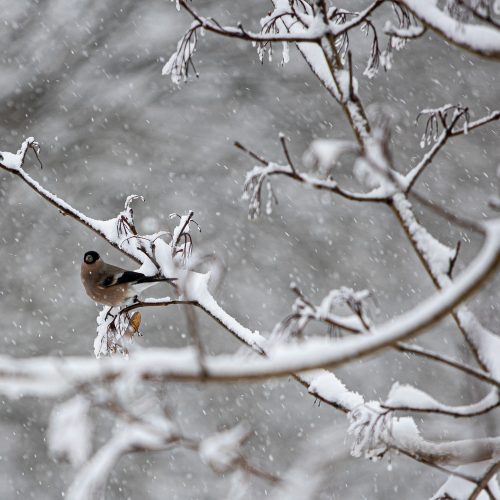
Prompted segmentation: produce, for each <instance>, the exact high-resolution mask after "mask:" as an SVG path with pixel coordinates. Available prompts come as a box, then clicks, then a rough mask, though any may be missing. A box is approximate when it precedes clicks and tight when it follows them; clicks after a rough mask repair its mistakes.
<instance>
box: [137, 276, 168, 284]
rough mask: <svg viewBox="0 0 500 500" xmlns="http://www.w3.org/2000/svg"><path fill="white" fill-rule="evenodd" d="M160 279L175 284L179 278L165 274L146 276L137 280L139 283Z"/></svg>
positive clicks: (154, 281) (153, 281) (155, 281)
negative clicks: (164, 275) (168, 276)
mask: <svg viewBox="0 0 500 500" xmlns="http://www.w3.org/2000/svg"><path fill="white" fill-rule="evenodd" d="M159 281H166V282H168V283H171V284H174V281H177V278H164V277H163V276H145V277H144V278H141V279H140V280H138V281H137V283H157V282H159Z"/></svg>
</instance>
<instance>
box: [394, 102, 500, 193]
mask: <svg viewBox="0 0 500 500" xmlns="http://www.w3.org/2000/svg"><path fill="white" fill-rule="evenodd" d="M420 116H427V117H428V118H427V123H426V126H425V131H424V133H423V135H422V140H421V142H420V146H421V147H424V146H425V145H426V144H431V143H432V142H433V143H434V144H433V145H432V147H431V149H430V150H429V151H428V152H427V153H425V155H424V156H423V158H422V159H421V160H420V162H419V163H418V164H417V165H416V166H415V167H413V168H412V169H411V170H410V172H408V173H407V174H406V176H405V179H404V185H405V186H406V188H405V192H406V193H408V192H409V191H410V190H411V189H412V187H413V185H414V184H415V182H416V181H417V180H418V178H419V177H420V175H421V174H422V173H423V172H424V170H425V168H426V167H427V166H428V165H429V164H430V163H431V162H432V160H433V159H434V157H435V156H436V154H437V153H438V152H439V150H440V149H441V148H442V147H443V146H444V144H445V143H446V142H447V140H448V138H450V137H455V136H457V135H462V134H464V135H466V134H467V133H468V132H469V131H471V130H474V129H475V128H478V127H480V126H482V125H485V124H487V123H490V122H492V121H495V120H498V119H500V111H493V112H492V113H490V114H488V115H486V116H484V117H483V118H479V119H478V120H475V121H470V117H469V111H468V109H467V108H464V107H462V106H459V105H458V106H457V105H452V104H447V105H446V106H441V107H440V108H437V109H424V110H422V111H421V112H420V113H419V114H418V116H417V121H418V119H419V118H420ZM460 120H463V122H464V123H463V126H462V127H457V125H458V123H459V121H460ZM441 128H442V131H441V132H440V129H441Z"/></svg>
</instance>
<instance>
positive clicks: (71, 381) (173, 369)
mask: <svg viewBox="0 0 500 500" xmlns="http://www.w3.org/2000/svg"><path fill="white" fill-rule="evenodd" d="M484 226H485V230H486V234H487V236H486V239H485V242H484V244H483V248H482V249H481V251H480V253H479V254H478V256H477V257H476V258H475V259H474V260H473V262H471V264H470V265H469V267H468V268H467V269H466V270H465V271H464V272H463V273H462V274H460V275H459V276H458V277H457V279H456V280H455V281H454V282H453V283H452V284H450V285H449V286H448V287H446V288H445V289H443V290H442V291H440V292H439V293H437V294H435V295H434V296H432V297H430V298H428V299H426V300H425V301H423V302H422V303H421V304H419V305H418V306H417V307H415V308H414V309H412V310H410V311H408V312H407V313H405V314H403V315H401V316H399V317H397V318H394V319H393V320H391V321H389V322H387V323H385V324H382V325H379V326H375V327H373V328H372V329H371V334H370V335H363V336H361V337H356V338H347V339H340V340H337V341H329V340H325V339H321V338H313V339H310V340H307V341H305V342H301V343H298V344H285V345H283V344H282V343H279V344H274V345H272V346H271V347H270V348H269V349H267V351H266V353H267V356H266V357H261V358H249V359H246V361H245V363H244V364H243V363H242V362H241V359H239V358H238V357H235V356H226V355H220V356H207V357H206V358H205V371H204V370H201V368H200V366H199V363H198V358H197V356H196V350H195V349H192V348H186V349H173V350H172V349H161V350H160V349H156V350H151V351H149V350H142V351H139V352H137V353H134V356H133V357H132V356H131V357H130V359H129V360H128V361H127V360H117V359H114V358H113V359H110V360H104V361H103V362H101V363H99V364H98V363H97V362H95V361H93V362H91V361H90V360H85V359H83V360H82V359H79V358H75V359H74V361H73V362H72V361H71V358H66V359H65V361H64V362H57V360H55V359H54V358H45V359H44V358H39V359H38V360H37V359H36V358H35V359H31V360H30V359H27V360H15V359H13V358H10V357H2V358H0V390H1V391H2V392H4V393H7V394H10V395H12V396H16V395H19V394H21V395H22V394H26V393H28V394H30V393H31V394H40V393H42V394H45V395H57V394H60V393H65V392H66V391H68V390H69V389H70V388H71V387H72V386H73V385H75V384H78V383H80V384H81V383H86V382H90V381H95V380H108V379H111V380H112V379H114V378H116V377H119V376H121V374H123V373H124V372H126V371H127V370H130V371H131V372H132V373H134V371H135V373H137V374H138V375H140V376H147V377H151V378H153V379H154V378H158V377H159V378H160V379H176V380H213V381H223V380H252V379H260V378H268V377H273V376H283V375H287V374H289V373H293V372H301V371H306V370H313V369H317V368H321V367H336V366H340V365H342V364H345V363H347V362H349V361H352V360H354V359H359V358H361V357H364V356H367V355H369V354H373V353H374V352H377V351H380V350H382V349H385V348H387V347H389V346H391V345H394V344H395V343H396V342H398V341H401V340H404V339H407V338H410V337H413V336H415V335H418V334H419V333H422V332H423V331H425V330H426V329H427V328H429V327H430V326H431V325H433V324H435V323H436V322H437V321H439V320H440V319H442V318H443V317H444V316H446V315H447V314H448V313H449V312H450V311H451V310H452V309H454V308H455V307H456V306H457V305H458V304H460V303H461V302H463V301H464V300H465V299H466V298H467V297H469V296H470V295H471V294H472V293H473V292H474V291H476V290H477V289H478V288H479V287H480V286H481V284H482V283H483V282H484V281H485V280H486V279H487V278H488V277H489V276H490V275H491V274H492V273H493V271H494V270H495V268H496V267H497V265H498V264H499V262H500V221H499V220H495V221H489V222H486V223H484ZM201 290H203V287H202V288H201ZM194 293H195V294H196V293H198V296H195V297H194V298H195V299H198V301H199V302H200V303H203V300H201V301H200V300H199V298H200V297H201V296H203V295H204V292H203V291H202V292H200V291H198V292H194ZM205 293H206V292H205ZM210 302H211V300H210V299H209V300H207V301H206V302H205V306H206V308H207V311H208V312H209V313H212V314H213V316H214V317H218V316H219V319H220V322H221V323H224V322H226V321H227V322H228V323H229V324H228V325H227V326H228V329H231V324H232V323H234V321H235V320H234V319H232V318H230V317H224V316H223V315H219V314H220V312H217V309H218V308H219V306H218V305H216V303H213V302H212V303H210ZM240 333H241V334H242V335H243V337H244V341H245V342H246V343H250V342H252V341H253V342H260V339H259V336H257V334H255V333H252V332H247V331H242V332H240ZM248 335H250V336H249V337H247V336H248ZM254 338H255V339H254ZM257 339H259V340H257ZM493 352H498V351H496V350H495V351H493ZM491 362H492V363H494V360H493V359H492V361H491ZM497 364H498V363H497ZM127 367H128V368H127ZM61 373H64V374H65V377H63V378H61V376H60V374H61ZM42 379H45V383H43V382H42Z"/></svg>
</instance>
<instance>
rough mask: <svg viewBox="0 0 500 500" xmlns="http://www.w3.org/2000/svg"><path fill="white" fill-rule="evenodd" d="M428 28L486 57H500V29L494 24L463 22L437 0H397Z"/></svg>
mask: <svg viewBox="0 0 500 500" xmlns="http://www.w3.org/2000/svg"><path fill="white" fill-rule="evenodd" d="M397 1H398V2H399V3H400V4H401V5H404V6H405V7H407V8H408V9H409V10H410V11H411V12H412V13H413V14H414V15H415V16H416V17H417V18H418V19H419V20H420V21H421V22H422V24H423V25H424V26H426V27H427V28H429V29H431V30H433V31H435V32H436V33H438V34H439V35H440V36H442V37H443V38H444V39H446V40H447V41H448V42H450V43H452V44H454V45H457V46H458V47H461V48H463V49H466V50H468V51H470V52H473V53H475V54H478V55H480V56H484V57H490V58H493V59H500V30H499V29H497V28H495V27H494V26H481V25H476V24H469V23H462V22H460V21H458V20H456V19H453V18H452V17H451V16H450V15H449V14H447V13H445V12H444V11H443V10H441V9H440V8H439V7H438V5H437V3H438V2H437V0H397Z"/></svg>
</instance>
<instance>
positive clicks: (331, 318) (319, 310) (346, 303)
mask: <svg viewBox="0 0 500 500" xmlns="http://www.w3.org/2000/svg"><path fill="white" fill-rule="evenodd" d="M291 288H292V290H293V292H294V293H295V294H296V295H297V299H295V302H294V304H293V306H292V314H290V315H289V316H287V317H286V318H285V319H283V320H282V321H281V322H279V323H278V324H277V325H276V326H275V327H274V329H273V335H272V337H273V338H275V339H281V338H287V337H290V336H292V337H297V336H302V335H303V332H304V330H305V328H306V326H307V325H308V323H309V322H310V321H319V322H322V323H325V324H327V325H328V326H329V327H330V328H335V329H337V330H339V331H347V332H349V333H362V332H366V331H368V329H369V324H370V320H369V318H368V316H367V315H366V310H365V304H364V302H365V300H366V299H367V297H368V296H369V292H368V291H367V290H362V291H358V292H356V291H354V290H352V289H351V288H347V287H342V288H340V289H338V290H337V289H335V290H331V291H330V292H329V293H328V295H327V296H326V297H325V298H324V299H323V300H322V301H321V303H320V305H319V306H316V305H314V304H313V303H312V302H311V301H310V300H308V299H307V298H306V297H305V296H304V295H303V293H302V292H301V291H300V289H299V288H298V287H297V286H296V285H295V284H292V285H291ZM346 307H347V311H348V312H349V313H350V314H345V309H346Z"/></svg>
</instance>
